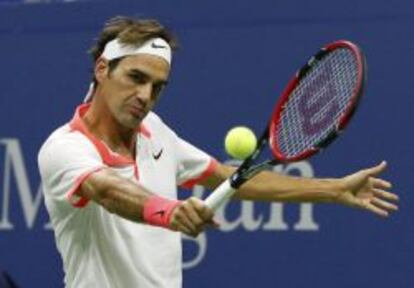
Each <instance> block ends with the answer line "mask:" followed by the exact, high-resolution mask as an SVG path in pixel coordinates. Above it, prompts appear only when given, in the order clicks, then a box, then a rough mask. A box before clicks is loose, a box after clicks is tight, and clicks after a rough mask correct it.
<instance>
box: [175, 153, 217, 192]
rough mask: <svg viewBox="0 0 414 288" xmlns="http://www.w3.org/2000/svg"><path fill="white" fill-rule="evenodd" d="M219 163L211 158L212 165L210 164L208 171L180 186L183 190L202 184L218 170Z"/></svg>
mask: <svg viewBox="0 0 414 288" xmlns="http://www.w3.org/2000/svg"><path fill="white" fill-rule="evenodd" d="M217 165H218V162H217V160H216V159H214V158H211V159H210V163H209V164H208V166H207V168H206V170H204V172H203V173H201V174H200V175H199V176H198V177H195V178H192V179H190V180H187V181H185V182H184V183H182V184H180V187H181V188H185V189H192V188H193V187H194V185H196V184H198V183H200V182H201V181H203V180H205V179H207V178H208V177H210V175H211V174H212V173H213V172H214V170H215V169H216V168H217Z"/></svg>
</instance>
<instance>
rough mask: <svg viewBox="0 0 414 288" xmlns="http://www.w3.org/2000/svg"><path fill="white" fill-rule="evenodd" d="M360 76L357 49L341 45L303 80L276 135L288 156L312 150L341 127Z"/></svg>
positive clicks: (283, 114) (282, 118)
mask: <svg viewBox="0 0 414 288" xmlns="http://www.w3.org/2000/svg"><path fill="white" fill-rule="evenodd" d="M358 76H359V75H358V63H357V60H356V58H355V55H354V54H353V52H352V51H350V50H349V49H344V48H339V49H336V50H334V51H333V52H330V53H329V54H328V55H327V56H325V57H324V58H323V59H322V60H320V61H318V62H317V63H315V64H314V65H313V66H312V68H311V69H310V70H309V72H308V73H307V74H306V75H305V76H304V77H303V78H302V79H300V81H299V83H298V85H297V87H296V88H295V89H294V90H293V91H292V95H291V97H289V100H288V101H287V102H286V103H285V107H284V110H283V112H282V114H281V118H280V123H279V128H278V134H277V135H275V136H276V137H278V139H277V141H276V142H277V143H278V145H279V150H280V151H281V152H282V153H283V154H284V155H285V156H286V157H288V158H291V157H295V156H297V155H299V154H300V153H302V152H304V151H306V150H308V149H310V148H311V147H313V146H314V145H315V144H316V143H319V142H320V141H322V140H323V139H325V138H326V137H327V136H328V135H329V134H330V132H331V131H332V130H333V129H335V128H336V127H337V125H338V124H339V120H340V119H341V117H342V115H343V114H344V113H345V111H346V110H347V108H348V107H349V104H350V102H351V101H352V98H353V96H354V94H355V87H356V85H357V83H358Z"/></svg>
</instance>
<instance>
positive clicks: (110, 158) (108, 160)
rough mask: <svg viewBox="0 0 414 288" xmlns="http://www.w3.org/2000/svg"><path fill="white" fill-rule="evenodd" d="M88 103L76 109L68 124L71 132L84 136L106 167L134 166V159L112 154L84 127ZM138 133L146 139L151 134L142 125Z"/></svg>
mask: <svg viewBox="0 0 414 288" xmlns="http://www.w3.org/2000/svg"><path fill="white" fill-rule="evenodd" d="M90 105H91V104H90V103H86V104H81V105H79V106H78V107H77V108H76V112H75V115H74V116H73V118H72V120H71V121H70V122H69V127H70V129H71V130H72V131H78V132H80V133H82V134H83V135H85V136H86V137H87V138H88V139H89V140H90V141H91V142H92V143H93V145H94V146H95V147H96V149H97V150H98V152H99V154H100V155H101V158H102V161H103V162H104V163H105V164H106V165H108V166H127V165H135V159H132V158H129V157H125V156H122V155H120V154H118V153H114V152H112V151H111V150H110V149H109V147H108V146H107V145H106V144H105V143H104V142H103V141H102V140H100V139H98V138H97V137H96V136H95V135H93V134H92V133H91V132H90V131H89V130H88V128H87V126H86V125H85V122H84V121H83V119H82V118H83V116H84V115H85V113H86V112H87V111H88V109H89V108H90ZM138 130H139V132H140V133H141V134H142V135H143V136H145V137H147V138H150V137H151V133H150V132H149V131H148V129H147V128H146V127H144V125H141V126H140V127H139V128H138Z"/></svg>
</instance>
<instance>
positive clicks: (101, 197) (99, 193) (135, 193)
mask: <svg viewBox="0 0 414 288" xmlns="http://www.w3.org/2000/svg"><path fill="white" fill-rule="evenodd" d="M77 194H78V195H79V196H81V197H84V198H87V199H90V200H92V201H94V202H95V203H97V204H99V205H101V206H102V207H104V208H105V209H106V210H107V211H109V212H110V213H114V214H117V215H119V216H121V217H123V218H126V219H129V220H132V221H136V222H145V219H144V218H145V217H144V210H145V206H146V205H147V203H148V201H151V198H152V197H154V194H152V193H151V192H150V191H148V190H146V189H145V188H144V187H142V186H140V185H139V184H136V183H134V182H132V181H130V180H127V179H125V178H122V177H120V176H119V175H118V174H117V173H116V172H114V171H112V170H111V169H109V168H104V169H101V170H99V171H97V172H95V173H92V174H91V175H90V176H89V177H88V178H87V179H86V180H85V181H84V182H83V183H82V185H81V186H80V187H79V190H78V192H77ZM212 217H213V213H212V211H211V210H210V209H208V208H207V207H206V206H205V205H204V203H203V202H202V201H201V200H199V199H197V198H194V197H192V198H189V199H187V200H185V201H181V202H178V203H177V205H176V206H175V207H174V209H173V211H172V213H171V217H170V219H169V223H168V228H170V229H171V230H174V231H180V232H183V233H185V234H187V235H189V236H193V237H195V236H197V235H198V234H199V233H200V232H202V231H203V230H204V228H205V226H206V225H207V224H210V223H211V221H212V220H211V219H212Z"/></svg>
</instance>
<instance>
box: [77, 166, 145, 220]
mask: <svg viewBox="0 0 414 288" xmlns="http://www.w3.org/2000/svg"><path fill="white" fill-rule="evenodd" d="M80 193H81V196H83V197H86V198H88V199H91V200H93V201H95V202H96V203H98V204H99V205H101V206H103V207H104V208H105V209H106V210H108V211H109V212H111V213H115V214H117V215H119V216H121V217H123V218H126V219H129V220H132V221H136V222H142V221H143V209H144V203H145V202H146V201H147V200H148V198H149V197H150V196H151V193H149V192H148V191H146V190H145V189H144V188H143V187H141V186H139V185H137V184H136V183H133V182H131V181H128V180H125V179H123V178H121V177H119V176H118V175H117V174H116V173H114V172H112V171H105V172H104V173H99V172H98V173H95V174H93V175H91V176H90V177H89V178H88V179H87V180H86V181H85V182H84V183H83V184H82V186H81V190H80Z"/></svg>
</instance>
